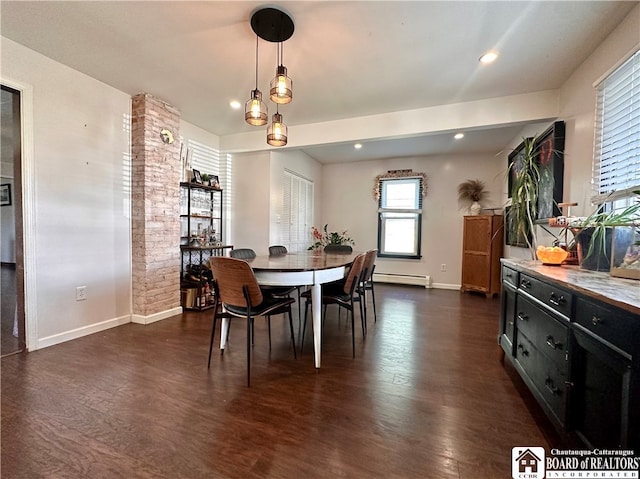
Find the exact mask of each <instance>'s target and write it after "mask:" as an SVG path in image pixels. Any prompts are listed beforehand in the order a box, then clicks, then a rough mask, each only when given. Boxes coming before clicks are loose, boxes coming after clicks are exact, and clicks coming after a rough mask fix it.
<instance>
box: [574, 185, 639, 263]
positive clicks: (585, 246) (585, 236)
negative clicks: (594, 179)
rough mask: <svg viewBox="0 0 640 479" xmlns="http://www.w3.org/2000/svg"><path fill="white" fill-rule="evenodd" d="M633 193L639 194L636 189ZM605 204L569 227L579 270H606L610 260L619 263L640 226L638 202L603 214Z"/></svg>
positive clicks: (633, 241) (632, 242) (633, 240)
mask: <svg viewBox="0 0 640 479" xmlns="http://www.w3.org/2000/svg"><path fill="white" fill-rule="evenodd" d="M634 194H636V195H640V190H638V191H634ZM605 204H606V203H603V204H602V205H600V206H599V207H598V208H597V209H596V210H595V211H594V212H593V213H591V214H590V215H589V216H587V217H586V218H579V219H576V220H574V221H572V223H571V225H570V229H571V231H572V232H573V234H574V237H575V240H576V244H577V248H578V261H579V263H580V267H581V268H584V269H590V270H595V271H609V270H610V268H611V264H612V259H613V263H614V264H616V265H618V264H621V263H622V262H623V260H624V257H625V254H626V252H627V249H628V247H629V246H631V245H633V244H634V243H635V234H636V229H637V228H638V227H640V202H638V201H636V202H635V203H633V204H632V205H631V206H628V207H626V208H624V209H622V210H611V211H604V205H605Z"/></svg>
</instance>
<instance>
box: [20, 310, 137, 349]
mask: <svg viewBox="0 0 640 479" xmlns="http://www.w3.org/2000/svg"><path fill="white" fill-rule="evenodd" d="M130 322H131V316H130V315H126V316H121V317H119V318H113V319H108V320H106V321H102V322H100V323H96V324H90V325H88V326H82V327H81V328H76V329H72V330H71V331H65V332H64V333H58V334H53V335H51V336H47V337H44V338H40V339H38V343H37V344H38V346H37V348H36V349H43V348H47V347H49V346H54V345H56V344H60V343H65V342H67V341H71V340H72V339H78V338H81V337H83V336H88V335H90V334H94V333H99V332H100V331H104V330H106V329H111V328H115V327H117V326H122V325H123V324H128V323H130ZM29 350H30V351H33V350H34V349H33V348H29Z"/></svg>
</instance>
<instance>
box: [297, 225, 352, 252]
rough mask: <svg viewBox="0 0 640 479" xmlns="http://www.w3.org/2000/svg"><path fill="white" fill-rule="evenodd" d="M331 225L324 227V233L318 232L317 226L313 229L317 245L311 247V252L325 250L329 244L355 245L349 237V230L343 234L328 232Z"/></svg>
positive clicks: (312, 232)
mask: <svg viewBox="0 0 640 479" xmlns="http://www.w3.org/2000/svg"><path fill="white" fill-rule="evenodd" d="M328 226H329V225H324V228H322V231H320V230H318V228H316V227H315V226H312V227H311V234H312V235H313V239H314V241H315V243H313V244H312V245H311V246H309V248H308V249H309V250H312V249H320V248H324V247H325V246H327V245H328V244H348V245H353V244H355V243H354V242H353V240H352V239H351V238H349V236H348V235H347V230H344V231H343V232H341V233H338V232H337V231H331V232H330V231H327V229H328Z"/></svg>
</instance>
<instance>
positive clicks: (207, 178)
mask: <svg viewBox="0 0 640 479" xmlns="http://www.w3.org/2000/svg"><path fill="white" fill-rule="evenodd" d="M200 177H201V178H202V184H203V185H205V186H209V184H210V180H211V175H209V174H207V173H202V175H200Z"/></svg>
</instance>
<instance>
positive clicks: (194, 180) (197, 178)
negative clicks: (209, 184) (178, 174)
mask: <svg viewBox="0 0 640 479" xmlns="http://www.w3.org/2000/svg"><path fill="white" fill-rule="evenodd" d="M192 171H193V177H192V178H191V183H197V184H199V185H201V184H202V176H200V171H198V170H192Z"/></svg>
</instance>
